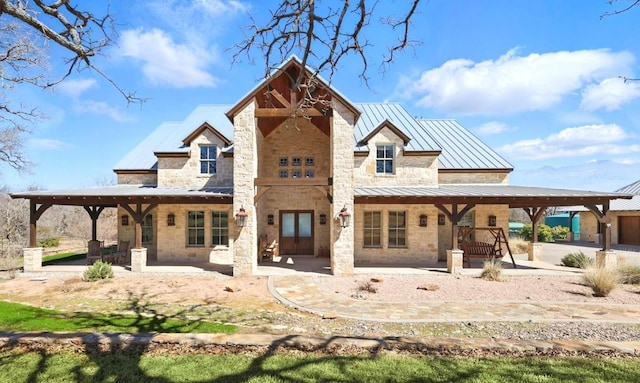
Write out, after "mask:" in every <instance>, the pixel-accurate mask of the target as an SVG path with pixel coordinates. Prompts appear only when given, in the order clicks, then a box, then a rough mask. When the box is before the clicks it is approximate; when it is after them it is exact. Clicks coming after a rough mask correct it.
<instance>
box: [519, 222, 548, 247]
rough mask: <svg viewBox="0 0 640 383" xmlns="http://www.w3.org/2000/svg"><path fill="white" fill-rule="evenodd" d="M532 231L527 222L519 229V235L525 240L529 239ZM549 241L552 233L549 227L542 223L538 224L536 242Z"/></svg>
mask: <svg viewBox="0 0 640 383" xmlns="http://www.w3.org/2000/svg"><path fill="white" fill-rule="evenodd" d="M532 231H533V228H532V227H531V224H530V223H528V224H526V225H524V226H523V227H522V229H520V236H521V237H522V238H523V239H524V240H525V241H531V238H532V234H533V233H532ZM551 241H553V233H552V231H551V228H550V227H549V226H547V225H545V224H544V223H543V224H540V225H538V242H551Z"/></svg>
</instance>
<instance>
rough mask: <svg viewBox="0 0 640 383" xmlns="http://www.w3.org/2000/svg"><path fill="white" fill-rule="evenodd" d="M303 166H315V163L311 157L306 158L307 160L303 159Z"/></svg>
mask: <svg viewBox="0 0 640 383" xmlns="http://www.w3.org/2000/svg"><path fill="white" fill-rule="evenodd" d="M304 165H305V166H315V165H316V162H315V160H314V159H313V157H307V158H305V159H304Z"/></svg>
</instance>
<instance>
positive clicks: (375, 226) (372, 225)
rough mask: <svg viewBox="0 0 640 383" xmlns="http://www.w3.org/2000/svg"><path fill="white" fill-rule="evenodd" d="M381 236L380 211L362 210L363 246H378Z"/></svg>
mask: <svg viewBox="0 0 640 383" xmlns="http://www.w3.org/2000/svg"><path fill="white" fill-rule="evenodd" d="M381 237H382V213H381V212H379V211H365V212H364V247H380V246H381V240H380V239H381Z"/></svg>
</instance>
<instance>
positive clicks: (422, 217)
mask: <svg viewBox="0 0 640 383" xmlns="http://www.w3.org/2000/svg"><path fill="white" fill-rule="evenodd" d="M420 227H427V215H426V214H420Z"/></svg>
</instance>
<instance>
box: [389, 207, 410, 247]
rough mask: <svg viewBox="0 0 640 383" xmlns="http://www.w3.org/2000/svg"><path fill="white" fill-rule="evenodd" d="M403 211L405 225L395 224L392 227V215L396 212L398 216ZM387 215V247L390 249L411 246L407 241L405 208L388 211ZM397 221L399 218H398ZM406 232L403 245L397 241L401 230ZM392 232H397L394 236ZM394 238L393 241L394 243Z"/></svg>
mask: <svg viewBox="0 0 640 383" xmlns="http://www.w3.org/2000/svg"><path fill="white" fill-rule="evenodd" d="M400 213H402V215H403V216H404V225H403V226H395V227H392V226H391V215H392V214H396V216H397V215H398V214H400ZM387 216H388V221H387V236H388V238H387V247H388V248H390V249H406V248H407V247H409V245H408V243H407V242H408V241H407V239H408V238H407V212H406V211H405V210H402V211H400V210H393V211H388V212H387ZM396 222H397V219H396ZM401 231H402V232H404V244H402V245H398V244H397V241H398V235H397V234H398V233H399V232H401ZM392 232H393V233H394V234H395V235H394V236H392ZM392 240H393V243H392Z"/></svg>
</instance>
